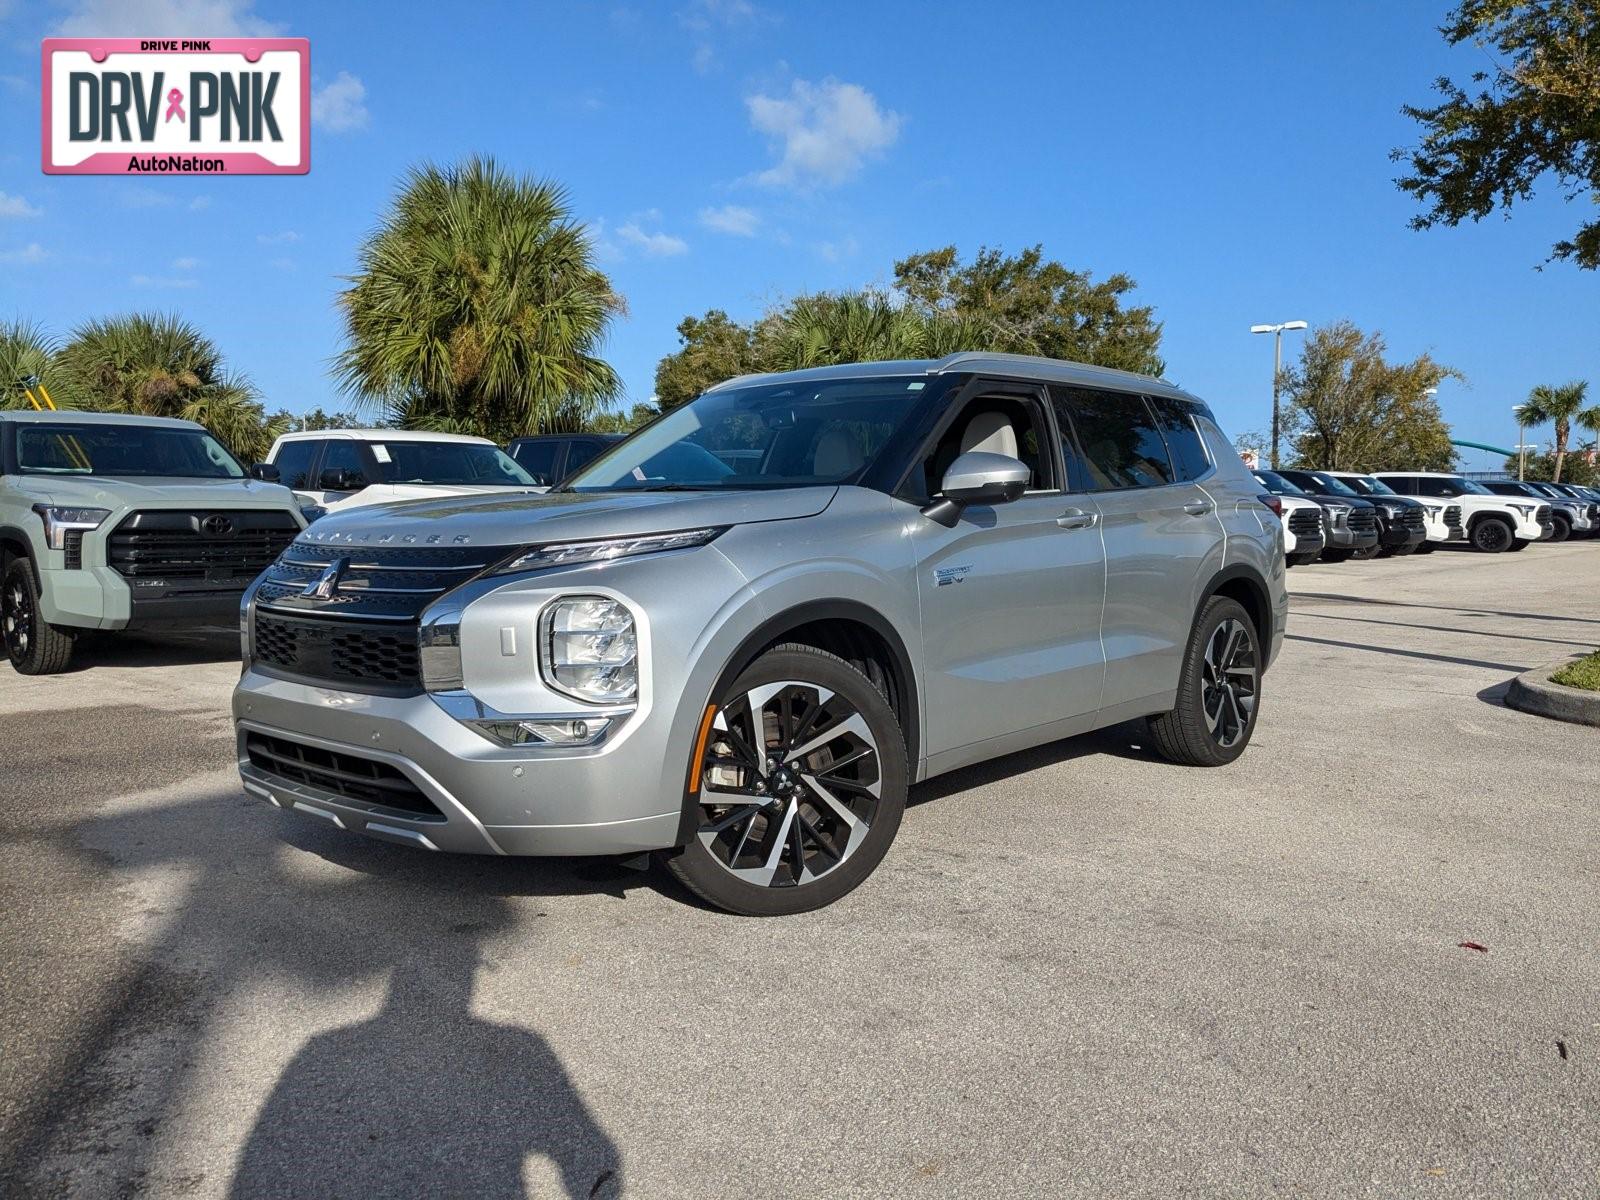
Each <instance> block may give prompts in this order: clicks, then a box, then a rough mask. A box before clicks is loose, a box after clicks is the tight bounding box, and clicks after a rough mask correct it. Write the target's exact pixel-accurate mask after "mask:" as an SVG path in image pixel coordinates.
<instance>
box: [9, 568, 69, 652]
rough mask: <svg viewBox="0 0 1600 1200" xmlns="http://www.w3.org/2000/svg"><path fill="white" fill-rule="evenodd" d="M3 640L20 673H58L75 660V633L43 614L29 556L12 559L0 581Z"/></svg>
mask: <svg viewBox="0 0 1600 1200" xmlns="http://www.w3.org/2000/svg"><path fill="white" fill-rule="evenodd" d="M0 639H3V640H4V642H5V648H6V657H8V658H9V659H10V660H11V665H12V666H13V667H14V668H15V669H16V671H17V674H19V675H58V674H60V673H61V672H62V671H65V670H66V669H67V664H68V663H69V662H71V661H72V640H73V635H72V633H71V631H70V630H66V629H62V628H61V627H60V626H58V625H51V624H48V623H47V622H46V621H45V619H44V618H43V616H41V615H40V613H39V585H38V583H37V582H36V581H35V580H34V577H33V564H32V563H31V562H29V561H28V560H27V559H25V558H16V559H12V561H11V565H10V566H9V567H7V568H6V573H5V578H4V579H3V580H0Z"/></svg>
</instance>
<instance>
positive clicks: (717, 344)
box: [656, 308, 761, 409]
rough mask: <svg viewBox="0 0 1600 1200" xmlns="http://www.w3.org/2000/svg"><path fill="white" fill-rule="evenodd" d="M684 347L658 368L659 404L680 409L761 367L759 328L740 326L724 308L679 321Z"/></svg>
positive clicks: (681, 340)
mask: <svg viewBox="0 0 1600 1200" xmlns="http://www.w3.org/2000/svg"><path fill="white" fill-rule="evenodd" d="M678 341H679V342H680V343H681V345H682V348H681V349H680V350H678V352H677V353H675V354H669V355H668V356H667V357H666V358H663V359H662V360H661V362H660V363H659V364H657V366H656V403H658V404H660V405H661V407H662V409H668V408H676V407H677V406H678V405H680V404H683V403H684V402H685V401H688V400H693V399H694V398H695V397H696V396H698V395H699V394H700V393H701V392H703V391H705V390H706V389H707V388H708V387H711V386H712V385H713V384H718V383H721V382H722V381H723V380H724V379H732V378H733V377H734V376H735V375H745V374H748V373H750V372H751V371H757V370H760V369H761V368H760V367H759V365H758V364H757V360H756V344H755V343H756V335H755V329H754V327H752V326H749V325H740V324H738V323H737V322H736V321H734V320H733V318H731V317H729V316H728V314H727V313H725V312H723V311H722V310H721V309H720V308H713V309H712V310H711V311H709V312H708V313H706V315H705V316H703V317H685V318H684V319H683V320H681V321H679V322H678Z"/></svg>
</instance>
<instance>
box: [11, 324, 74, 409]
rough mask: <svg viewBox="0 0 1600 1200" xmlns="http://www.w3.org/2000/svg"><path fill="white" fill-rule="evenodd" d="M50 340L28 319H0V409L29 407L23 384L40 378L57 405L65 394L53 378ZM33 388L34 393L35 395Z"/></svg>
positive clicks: (54, 377) (58, 382)
mask: <svg viewBox="0 0 1600 1200" xmlns="http://www.w3.org/2000/svg"><path fill="white" fill-rule="evenodd" d="M55 352H56V345H55V341H54V339H52V338H51V337H50V335H49V334H47V333H46V332H45V331H44V329H43V327H41V326H39V325H35V324H33V323H32V322H30V321H23V320H16V321H0V408H32V407H33V405H32V404H31V403H30V402H29V400H28V397H27V394H26V393H25V392H24V391H23V387H24V385H25V384H28V383H31V382H32V381H34V380H36V379H37V380H42V381H43V382H44V385H45V387H46V388H47V389H48V390H49V392H50V394H51V396H52V398H53V399H54V400H55V401H56V403H57V404H65V403H66V402H67V397H66V395H65V392H64V389H63V388H62V387H61V384H60V380H59V379H57V378H56V368H55V362H54V357H55ZM38 394H39V393H38V391H37V390H35V391H34V395H36V396H37V395H38Z"/></svg>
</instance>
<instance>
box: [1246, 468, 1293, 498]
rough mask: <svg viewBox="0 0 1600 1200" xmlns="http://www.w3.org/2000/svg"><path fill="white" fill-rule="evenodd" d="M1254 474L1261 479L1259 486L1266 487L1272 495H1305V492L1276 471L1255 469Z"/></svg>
mask: <svg viewBox="0 0 1600 1200" xmlns="http://www.w3.org/2000/svg"><path fill="white" fill-rule="evenodd" d="M1255 476H1256V478H1257V479H1259V480H1260V481H1261V486H1262V487H1264V488H1266V489H1267V491H1269V492H1271V493H1272V494H1273V495H1274V496H1304V495H1305V492H1304V491H1303V490H1302V489H1300V488H1298V487H1296V486H1295V485H1294V484H1292V483H1290V482H1289V481H1288V480H1287V479H1285V478H1284V477H1283V476H1282V475H1279V474H1278V473H1277V472H1276V471H1257V472H1256V473H1255Z"/></svg>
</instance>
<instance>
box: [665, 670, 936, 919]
mask: <svg viewBox="0 0 1600 1200" xmlns="http://www.w3.org/2000/svg"><path fill="white" fill-rule="evenodd" d="M712 714H713V715H712V717H711V723H710V727H709V730H708V732H707V734H706V737H705V739H704V748H703V750H702V749H701V748H700V747H696V750H697V753H698V754H699V758H698V759H697V761H695V762H694V763H692V764H691V767H690V770H691V772H692V774H691V778H692V779H693V781H694V785H695V786H696V787H697V788H698V790H697V791H696V792H695V793H693V794H691V795H690V796H689V798H688V799H689V803H690V804H692V805H693V806H694V816H695V832H694V835H693V837H691V838H690V840H689V844H688V845H687V846H685V847H684V849H683V851H682V852H681V853H679V854H677V855H675V856H673V857H671V858H669V859H667V866H668V868H669V869H670V870H671V871H672V873H673V874H674V875H675V876H677V878H678V879H679V880H680V881H682V883H683V884H684V885H685V886H686V887H688V888H689V890H690V891H692V892H694V893H695V894H696V895H697V896H699V897H701V898H702V899H703V900H706V901H708V902H709V903H711V904H714V905H716V906H717V907H718V908H722V909H726V910H727V911H729V912H735V913H741V914H744V915H746V916H783V915H787V914H789V913H799V912H806V911H808V910H810V909H814V908H821V907H822V906H823V905H825V904H831V903H833V902H834V901H835V900H837V899H839V898H840V897H841V896H843V895H845V894H846V893H847V892H849V891H851V890H852V889H853V888H855V887H856V886H857V885H858V884H860V883H861V882H862V880H864V879H866V877H867V876H868V875H870V874H871V873H872V871H873V868H875V867H876V866H877V865H878V863H879V862H881V861H882V859H883V856H884V854H885V853H887V851H888V849H889V844H890V843H891V842H893V841H894V835H895V832H896V830H898V829H899V827H900V817H901V814H902V813H903V812H904V811H905V803H906V788H907V786H908V783H909V771H908V768H907V764H906V744H905V738H904V736H903V735H902V734H901V732H900V725H899V722H898V721H896V720H895V715H894V710H893V709H891V708H890V707H889V703H888V701H887V700H885V699H884V696H883V693H881V692H880V691H879V690H878V689H877V688H876V687H875V686H873V683H872V681H871V680H870V679H868V678H867V677H866V676H865V675H863V674H862V673H861V672H860V671H858V670H856V669H855V668H854V667H852V666H851V665H850V664H849V663H847V662H845V661H844V660H843V659H841V658H837V657H835V656H834V655H832V654H828V653H826V652H825V651H822V650H818V649H816V648H814V647H811V646H801V645H793V644H786V645H781V646H777V647H774V648H773V649H771V650H768V651H767V652H766V653H765V654H763V655H762V656H761V657H760V658H758V659H757V660H756V661H755V662H754V663H752V664H751V665H750V666H749V667H748V668H746V669H745V671H744V672H743V673H742V674H740V676H739V677H738V678H737V679H735V680H734V681H733V683H732V684H731V685H730V686H729V687H728V689H727V690H726V691H725V692H724V693H723V694H722V695H720V696H718V697H717V698H716V700H715V702H714V708H713V710H712Z"/></svg>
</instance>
